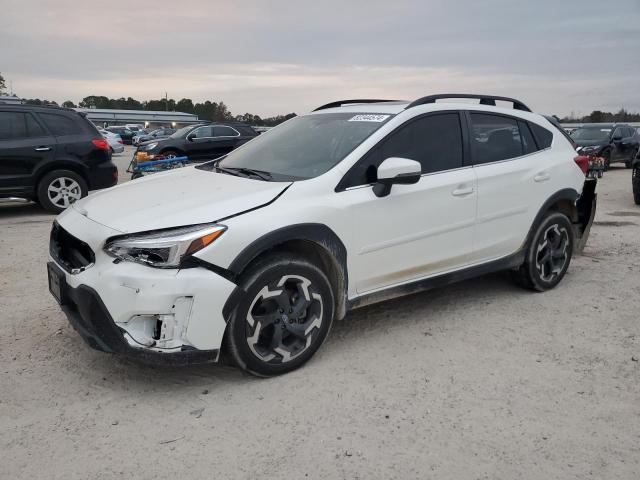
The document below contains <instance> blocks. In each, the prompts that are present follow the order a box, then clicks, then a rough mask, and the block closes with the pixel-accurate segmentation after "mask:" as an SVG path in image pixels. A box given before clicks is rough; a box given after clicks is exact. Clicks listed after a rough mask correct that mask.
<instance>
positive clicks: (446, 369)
mask: <svg viewBox="0 0 640 480" xmlns="http://www.w3.org/2000/svg"><path fill="white" fill-rule="evenodd" d="M125 157H126V158H125ZM129 158H130V157H129V155H123V156H121V157H120V161H119V162H120V165H121V167H122V166H124V165H125V164H126V163H127V161H128V159H129ZM630 183H631V182H630V172H629V171H628V170H624V169H622V168H616V169H614V170H612V171H611V172H609V173H608V174H607V176H606V178H605V179H603V180H602V181H601V183H600V185H599V187H598V188H599V192H600V204H599V210H598V214H597V218H596V220H597V223H596V225H594V228H593V230H592V236H591V240H590V242H589V244H588V246H587V249H586V251H585V254H584V256H581V257H577V258H575V259H574V261H573V263H572V264H571V268H570V270H569V273H568V275H567V277H566V278H565V280H564V281H563V283H561V284H560V286H559V287H558V288H556V289H555V290H553V291H551V292H547V293H545V294H534V293H530V292H526V291H523V290H520V289H518V288H517V287H515V286H513V285H512V284H511V283H510V281H509V280H508V279H507V278H506V277H505V276H504V275H491V276H487V277H483V278H479V279H476V280H472V281H467V282H464V283H462V284H459V285H456V286H453V287H449V288H445V289H439V290H435V291H431V292H428V293H423V294H418V295H413V296H411V297H408V298H404V299H399V300H395V301H391V302H388V303H385V304H381V305H377V306H372V307H369V308H366V309H362V310H359V311H356V312H353V313H351V314H350V315H348V317H347V319H346V320H345V321H343V322H340V323H339V324H337V325H336V326H335V328H334V330H333V332H332V333H331V335H330V337H329V339H328V341H327V343H326V344H325V346H324V347H323V348H322V349H321V351H320V352H319V353H318V355H316V357H315V358H314V359H313V360H312V361H311V362H310V363H309V364H308V365H307V366H306V367H304V368H302V369H300V370H298V371H296V372H294V373H292V374H289V375H286V376H284V377H280V378H273V379H267V380H261V379H256V378H253V377H250V376H246V375H244V374H242V373H240V372H239V371H237V370H235V369H233V368H230V367H220V366H204V367H197V368H184V369H166V368H165V369H154V368H151V367H147V366H141V365H138V364H135V363H132V362H130V361H126V360H122V359H119V358H114V357H112V356H109V355H106V354H103V353H100V352H95V351H93V350H90V349H89V348H88V347H87V346H86V345H85V344H84V343H83V342H82V340H81V339H80V338H79V337H78V335H77V334H75V332H74V331H73V330H72V328H71V327H70V326H69V325H68V324H67V321H66V319H65V317H64V316H63V314H62V313H61V312H60V310H59V308H58V307H57V306H56V305H55V303H54V300H53V299H52V298H51V296H50V295H49V293H48V291H47V285H46V274H45V263H46V257H47V242H48V238H47V237H48V232H49V229H50V225H51V221H52V217H51V216H49V215H46V214H43V213H42V212H41V211H40V210H39V209H37V208H36V207H33V206H18V207H16V206H12V207H1V208H0V291H1V296H0V326H1V330H0V365H1V367H0V452H1V453H0V477H1V478H11V479H13V478H46V479H64V480H70V479H88V478H91V479H110V478H145V479H146V478H148V479H157V478H179V477H176V476H180V477H182V478H187V477H188V478H205V477H206V478H223V479H231V478H247V479H249V478H294V479H298V478H322V479H325V478H360V479H373V478H380V479H391V478H394V479H396V478H397V479H409V478H438V479H449V478H450V479H456V480H459V479H477V478H482V479H484V478H487V479H514V478H519V479H529V478H532V479H533V478H535V479H545V480H548V479H585V478H594V479H637V478H640V362H638V360H640V255H639V254H638V253H639V252H640V207H636V206H635V205H633V202H632V198H631V192H630Z"/></svg>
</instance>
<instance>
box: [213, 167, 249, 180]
mask: <svg viewBox="0 0 640 480" xmlns="http://www.w3.org/2000/svg"><path fill="white" fill-rule="evenodd" d="M214 168H215V169H216V170H218V171H219V172H224V173H226V174H227V175H233V176H234V177H241V176H242V175H240V174H239V173H238V172H235V171H233V170H230V169H228V168H224V167H218V166H217V165H216V166H215V167H214Z"/></svg>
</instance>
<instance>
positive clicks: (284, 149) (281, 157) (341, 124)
mask: <svg viewBox="0 0 640 480" xmlns="http://www.w3.org/2000/svg"><path fill="white" fill-rule="evenodd" d="M392 117H393V115H390V114H370V113H319V114H310V115H305V116H300V117H295V118H292V119H291V120H288V121H286V122H284V123H282V124H280V125H278V126H277V127H275V128H273V129H272V130H269V131H268V132H265V133H263V134H262V135H260V136H258V137H255V138H254V139H253V140H251V141H250V142H248V143H246V144H245V145H243V146H242V147H241V148H239V149H237V150H234V151H232V152H231V153H229V154H228V155H227V156H226V157H225V158H224V159H223V160H221V161H220V163H219V166H220V167H223V168H225V167H226V168H250V169H254V170H260V171H263V172H268V173H270V174H272V175H274V177H275V176H279V177H280V178H289V179H300V180H303V179H308V178H314V177H317V176H318V175H322V174H323V173H325V172H326V171H328V170H329V169H331V168H332V167H333V166H335V165H337V164H338V163H340V162H341V161H342V160H343V159H344V158H345V157H346V156H347V155H348V154H349V153H351V152H352V151H353V149H355V148H356V147H357V146H358V145H360V144H361V143H362V142H363V141H364V140H366V139H367V138H368V137H369V136H370V135H371V134H373V132H375V131H376V130H378V129H379V128H380V127H381V126H382V125H384V124H385V123H386V122H388V121H389V119H391V118H392ZM204 168H208V167H204ZM212 168H213V167H212Z"/></svg>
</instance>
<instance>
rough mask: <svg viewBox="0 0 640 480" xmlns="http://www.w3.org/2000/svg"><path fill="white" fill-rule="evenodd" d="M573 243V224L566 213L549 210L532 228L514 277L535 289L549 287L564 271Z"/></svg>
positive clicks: (554, 283) (541, 289)
mask: <svg viewBox="0 0 640 480" xmlns="http://www.w3.org/2000/svg"><path fill="white" fill-rule="evenodd" d="M573 244H574V238H573V228H572V225H571V222H570V221H569V219H568V218H567V216H566V215H564V214H562V213H558V212H551V213H549V214H548V215H547V216H546V217H545V218H544V220H543V221H542V223H540V225H539V226H538V228H537V229H536V231H535V233H534V235H533V238H532V239H531V243H530V244H529V248H528V249H527V253H526V257H525V261H524V263H523V264H522V265H521V266H520V267H519V268H518V269H517V270H515V271H514V272H513V278H514V280H515V281H516V283H517V284H518V285H520V286H522V287H525V288H528V289H531V290H537V291H538V292H544V291H545V290H550V289H552V288H553V287H555V286H556V285H557V284H558V283H560V281H561V280H562V278H563V277H564V275H565V273H567V269H568V268H569V263H571V256H572V254H573Z"/></svg>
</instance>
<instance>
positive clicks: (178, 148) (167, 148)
mask: <svg viewBox="0 0 640 480" xmlns="http://www.w3.org/2000/svg"><path fill="white" fill-rule="evenodd" d="M170 151H173V152H177V153H180V154H182V155H186V153H185V151H184V150H183V149H182V148H180V147H173V146H170V145H168V146H166V147H163V148H161V149H160V151H159V152H158V153H160V154H162V153H165V152H170Z"/></svg>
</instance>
